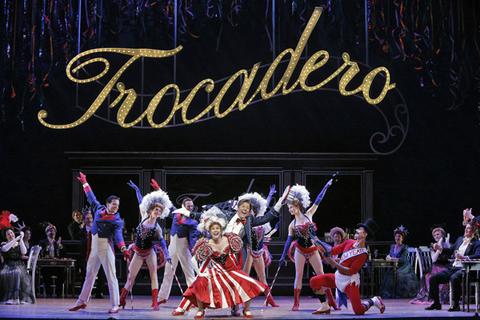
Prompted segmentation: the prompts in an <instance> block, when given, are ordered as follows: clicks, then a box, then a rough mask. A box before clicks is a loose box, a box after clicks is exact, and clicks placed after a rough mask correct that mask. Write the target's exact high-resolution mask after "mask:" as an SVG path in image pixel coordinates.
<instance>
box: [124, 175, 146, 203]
mask: <svg viewBox="0 0 480 320" xmlns="http://www.w3.org/2000/svg"><path fill="white" fill-rule="evenodd" d="M127 184H128V185H129V186H130V187H131V188H132V189H133V190H135V194H136V195H137V200H138V204H140V203H142V200H143V197H142V194H141V193H140V189H139V188H138V187H137V185H136V184H135V183H133V181H132V180H130V181H128V182H127Z"/></svg>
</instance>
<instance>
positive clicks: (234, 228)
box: [174, 186, 290, 316]
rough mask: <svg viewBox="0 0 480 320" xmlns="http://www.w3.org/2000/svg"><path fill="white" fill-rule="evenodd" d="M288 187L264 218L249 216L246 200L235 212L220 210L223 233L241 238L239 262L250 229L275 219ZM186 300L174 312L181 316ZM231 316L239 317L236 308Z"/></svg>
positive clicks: (186, 212)
mask: <svg viewBox="0 0 480 320" xmlns="http://www.w3.org/2000/svg"><path fill="white" fill-rule="evenodd" d="M289 191H290V186H288V187H287V188H286V189H285V191H284V193H283V195H282V197H281V198H280V199H279V200H278V201H277V203H276V204H275V206H274V207H273V208H272V209H271V210H270V211H269V212H268V213H267V214H266V215H264V216H262V217H254V216H253V215H251V214H250V211H251V210H252V206H251V204H250V202H249V201H248V200H247V199H242V200H241V201H238V203H237V209H236V211H233V212H232V211H229V210H225V209H222V210H221V211H222V213H223V215H224V216H225V217H226V219H227V221H228V224H227V226H226V227H225V233H235V234H237V235H239V236H240V238H242V241H243V247H242V252H241V254H240V260H241V261H242V265H243V262H244V261H245V259H246V258H244V257H246V256H247V247H248V246H249V245H251V243H252V241H251V235H252V233H251V230H252V227H255V226H259V225H263V224H265V223H268V222H270V221H271V220H272V219H274V218H277V217H278V215H279V212H280V209H281V207H282V206H283V205H284V204H286V199H287V197H288V196H289V195H290V193H289ZM174 213H181V214H183V215H185V216H186V217H194V218H195V220H199V219H200V218H201V217H202V216H203V214H201V213H196V212H189V211H188V210H186V209H185V208H181V209H178V210H176V211H174ZM185 300H186V299H183V300H182V301H181V302H180V306H179V307H178V308H177V310H176V311H178V312H180V314H183V312H185V309H183V308H182V305H183V304H184V303H185ZM231 313H232V316H240V313H239V312H238V306H233V307H232V310H231Z"/></svg>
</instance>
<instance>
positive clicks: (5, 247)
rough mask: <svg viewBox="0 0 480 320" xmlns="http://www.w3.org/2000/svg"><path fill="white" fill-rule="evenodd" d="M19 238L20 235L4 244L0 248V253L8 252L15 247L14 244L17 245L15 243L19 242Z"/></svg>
mask: <svg viewBox="0 0 480 320" xmlns="http://www.w3.org/2000/svg"><path fill="white" fill-rule="evenodd" d="M20 237H21V234H20V236H18V237H16V238H15V239H13V240H12V241H10V242H7V243H6V244H4V245H3V246H2V251H3V252H7V251H8V250H10V249H11V248H12V247H13V246H14V245H15V243H17V241H19V240H20Z"/></svg>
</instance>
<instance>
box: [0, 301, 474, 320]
mask: <svg viewBox="0 0 480 320" xmlns="http://www.w3.org/2000/svg"><path fill="white" fill-rule="evenodd" d="M75 301H76V299H71V298H69V299H67V298H63V299H51V298H50V299H46V298H39V299H38V300H37V303H36V304H34V305H20V306H18V305H16V306H13V305H0V318H8V319H172V318H177V319H179V320H181V319H193V316H194V315H195V313H196V311H197V309H192V310H191V311H190V312H189V313H185V315H184V316H178V317H173V316H172V311H173V310H175V308H176V307H177V305H178V304H179V303H180V297H170V299H169V300H168V302H167V303H166V304H162V305H161V306H160V310H159V311H154V310H152V308H151V306H150V305H151V297H149V296H135V297H134V301H133V304H134V305H133V309H132V304H131V300H130V298H129V299H128V300H127V306H126V308H125V309H121V310H120V312H119V313H118V314H108V309H109V308H110V302H109V299H108V297H105V298H104V299H92V300H90V302H89V303H88V307H87V308H86V309H83V310H79V311H77V312H70V311H68V309H69V308H71V307H72V306H73V305H74V304H75ZM264 301H265V299H264V298H261V297H258V298H256V299H254V300H253V301H252V306H251V311H252V314H253V315H254V317H255V319H356V318H366V317H367V318H374V319H392V318H395V319H420V318H449V319H460V318H475V319H480V317H479V316H478V314H476V313H475V309H474V308H475V306H474V305H471V309H470V312H466V311H465V312H462V311H460V312H448V311H447V310H448V306H447V305H444V306H443V309H442V310H440V311H426V310H425V306H423V305H412V304H410V303H409V299H396V300H392V299H390V300H384V303H385V305H386V311H385V313H384V314H380V311H379V310H378V309H377V308H375V307H372V308H371V309H370V310H369V311H368V312H367V314H365V315H364V316H355V315H354V314H353V311H352V309H351V306H350V304H349V308H348V309H343V310H339V311H332V313H331V314H329V315H312V312H313V311H314V310H316V309H317V308H319V301H318V300H317V299H314V298H310V297H303V296H302V297H301V299H300V310H299V311H297V312H293V311H291V307H292V304H293V297H291V296H289V297H275V302H276V303H277V304H279V305H280V307H278V308H272V307H268V308H265V309H264V311H263V312H262V310H261V309H262V305H263V303H264ZM205 318H207V319H208V318H211V319H224V318H230V319H231V318H232V317H230V312H229V310H228V309H220V310H207V312H206V314H205Z"/></svg>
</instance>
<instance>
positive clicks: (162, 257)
mask: <svg viewBox="0 0 480 320" xmlns="http://www.w3.org/2000/svg"><path fill="white" fill-rule="evenodd" d="M128 185H129V186H130V187H132V188H133V189H134V190H135V191H136V194H137V199H138V202H139V206H140V214H141V216H142V221H141V222H140V224H139V225H138V226H137V229H136V238H135V243H134V244H133V243H132V244H131V245H130V246H129V250H131V251H130V254H131V255H132V260H131V261H130V264H129V266H128V276H127V282H126V283H125V286H124V287H123V288H122V292H121V295H120V306H121V307H122V308H125V304H126V300H125V298H126V297H127V295H128V293H129V292H130V291H131V290H132V287H133V285H134V283H135V278H136V277H137V274H138V271H139V270H140V269H143V270H146V269H148V271H149V273H150V280H151V287H152V307H153V310H159V309H160V308H159V307H158V276H157V270H158V269H159V268H161V267H163V266H165V262H166V261H168V262H169V263H171V261H172V260H171V258H170V255H169V253H168V250H167V245H166V243H165V240H164V239H163V236H162V229H161V228H160V226H159V225H158V221H157V219H158V218H160V219H164V218H166V217H167V216H168V213H169V209H170V208H171V207H172V202H171V201H170V198H169V197H168V195H167V194H166V193H165V192H164V191H162V190H156V191H153V192H150V193H149V194H147V195H146V196H145V197H142V195H141V194H140V190H139V189H138V187H137V186H136V185H135V184H134V183H133V182H132V181H130V182H129V183H128ZM155 238H158V239H159V240H160V246H159V245H155V244H154V243H153V241H154V240H155Z"/></svg>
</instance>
